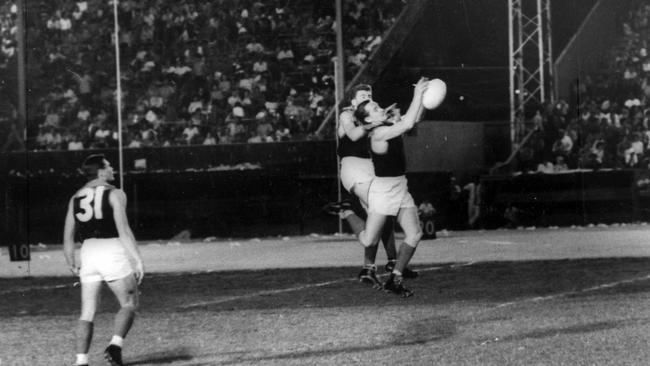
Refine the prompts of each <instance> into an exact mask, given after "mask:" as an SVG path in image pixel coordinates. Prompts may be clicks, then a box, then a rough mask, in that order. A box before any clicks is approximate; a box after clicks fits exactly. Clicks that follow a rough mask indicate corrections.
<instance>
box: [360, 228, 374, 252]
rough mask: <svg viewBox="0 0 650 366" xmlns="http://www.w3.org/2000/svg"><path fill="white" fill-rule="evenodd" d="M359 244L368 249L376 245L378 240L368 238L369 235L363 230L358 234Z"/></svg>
mask: <svg viewBox="0 0 650 366" xmlns="http://www.w3.org/2000/svg"><path fill="white" fill-rule="evenodd" d="M359 242H360V243H361V245H363V246H364V247H366V248H368V247H371V246H373V245H377V242H378V240H376V239H375V238H372V237H370V235H368V233H366V231H365V230H364V231H362V232H361V233H360V234H359Z"/></svg>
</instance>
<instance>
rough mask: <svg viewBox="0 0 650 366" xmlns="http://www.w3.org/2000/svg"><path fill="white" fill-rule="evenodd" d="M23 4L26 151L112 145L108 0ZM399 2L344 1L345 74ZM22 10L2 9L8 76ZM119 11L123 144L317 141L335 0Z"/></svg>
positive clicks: (197, 0) (188, 2)
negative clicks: (327, 0)
mask: <svg viewBox="0 0 650 366" xmlns="http://www.w3.org/2000/svg"><path fill="white" fill-rule="evenodd" d="M25 6H26V9H25V17H26V27H27V28H28V29H29V32H27V33H26V43H27V47H26V48H27V50H26V51H27V55H26V57H27V60H28V63H27V75H28V80H27V82H28V87H29V88H30V95H29V98H30V103H29V104H30V105H29V107H30V111H29V113H28V115H29V116H30V120H29V121H28V125H29V129H28V137H29V138H30V140H29V141H28V147H29V149H45V150H59V149H84V148H106V147H112V146H115V145H116V144H117V131H116V125H117V123H116V120H117V116H116V112H115V111H116V107H115V102H116V98H115V90H116V87H117V82H116V76H115V75H116V67H115V52H116V51H115V43H114V40H113V34H112V32H113V29H114V26H113V9H112V5H111V3H110V2H105V1H98V0H86V1H72V0H55V1H52V0H48V1H45V0H34V1H26V5H25ZM402 6H403V3H402V1H400V0H365V1H352V0H346V1H344V2H343V14H344V25H345V32H346V37H345V40H346V44H345V53H346V63H347V65H348V67H347V70H348V72H349V73H351V74H352V75H353V73H354V72H356V70H357V69H358V68H359V67H361V66H362V65H363V64H364V63H365V62H366V61H367V58H368V55H369V54H370V52H371V51H372V49H373V48H374V47H376V46H377V44H378V42H379V41H380V40H381V35H382V34H383V33H384V32H386V30H387V29H388V28H389V27H390V26H391V24H392V23H393V22H394V21H395V19H396V17H397V15H398V14H399V12H400V11H401V9H402ZM16 11H17V9H16V7H15V5H12V4H11V3H5V4H4V5H2V6H1V7H0V16H1V21H0V24H1V25H2V29H1V32H0V33H1V34H2V52H0V53H1V55H0V68H3V69H5V70H7V71H8V72H10V71H11V67H12V63H11V62H10V61H11V60H12V59H14V58H15V45H16V40H15V31H16V22H15V20H16ZM118 18H119V22H120V34H119V40H118V41H119V45H120V47H119V50H120V72H121V78H120V84H121V85H120V86H121V91H122V100H121V103H122V110H123V113H122V118H123V126H124V127H125V130H124V131H123V137H124V146H125V147H143V146H171V145H198V144H218V143H246V142H250V143H255V142H266V141H282V140H302V139H314V138H319V136H315V135H314V131H315V130H316V128H317V127H318V126H319V125H320V122H321V121H322V120H323V118H324V116H325V115H326V114H327V112H328V111H329V109H330V108H331V107H332V105H333V103H334V96H333V64H332V58H333V57H334V56H335V49H336V48H335V33H334V28H333V26H334V9H333V4H323V3H322V2H312V1H308V0H289V1H286V0H283V1H280V0H277V1H265V2H262V1H254V0H219V1H208V0H182V1H178V2H173V3H169V2H161V1H156V0H146V1H133V0H130V1H120V2H119V10H118ZM13 67H15V66H13ZM348 80H349V79H348Z"/></svg>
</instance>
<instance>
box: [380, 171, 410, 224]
mask: <svg viewBox="0 0 650 366" xmlns="http://www.w3.org/2000/svg"><path fill="white" fill-rule="evenodd" d="M408 207H416V206H415V201H413V197H411V194H410V193H409V191H408V184H407V180H406V177H405V176H403V175H402V176H399V177H376V178H375V179H374V180H373V181H372V183H370V191H369V192H368V212H374V213H378V214H382V215H386V216H395V215H397V213H398V212H399V210H400V209H401V208H408Z"/></svg>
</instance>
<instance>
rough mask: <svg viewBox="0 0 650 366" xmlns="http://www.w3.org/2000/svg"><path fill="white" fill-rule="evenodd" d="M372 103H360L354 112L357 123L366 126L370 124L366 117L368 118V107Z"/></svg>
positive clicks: (367, 101)
mask: <svg viewBox="0 0 650 366" xmlns="http://www.w3.org/2000/svg"><path fill="white" fill-rule="evenodd" d="M368 103H370V101H369V100H364V101H363V102H361V103H359V105H358V106H357V108H356V109H355V110H354V118H356V119H357V121H359V122H361V123H363V124H364V125H367V124H368V122H366V117H368V111H366V106H367V105H368Z"/></svg>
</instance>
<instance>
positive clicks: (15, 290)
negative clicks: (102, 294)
mask: <svg viewBox="0 0 650 366" xmlns="http://www.w3.org/2000/svg"><path fill="white" fill-rule="evenodd" d="M76 286H79V282H75V283H73V284H64V285H51V286H38V287H19V288H15V289H11V290H4V291H0V295H7V294H20V293H23V292H28V291H40V290H56V289H60V288H66V287H76Z"/></svg>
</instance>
